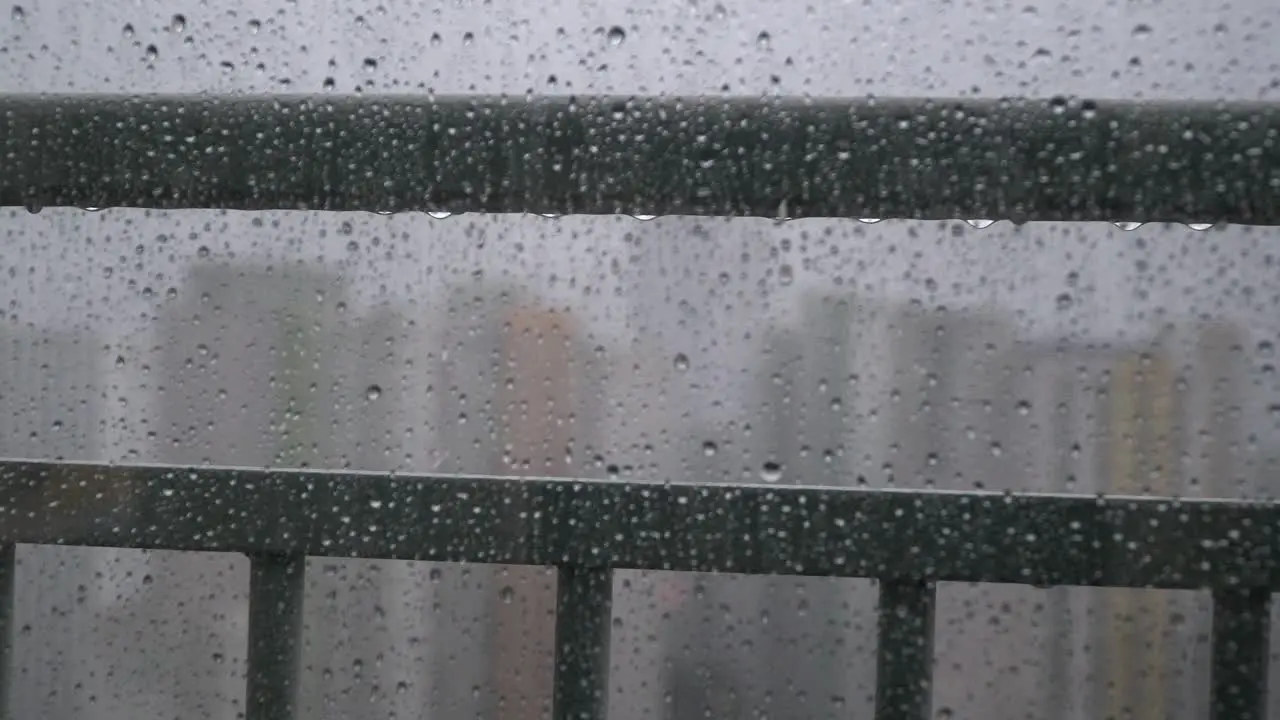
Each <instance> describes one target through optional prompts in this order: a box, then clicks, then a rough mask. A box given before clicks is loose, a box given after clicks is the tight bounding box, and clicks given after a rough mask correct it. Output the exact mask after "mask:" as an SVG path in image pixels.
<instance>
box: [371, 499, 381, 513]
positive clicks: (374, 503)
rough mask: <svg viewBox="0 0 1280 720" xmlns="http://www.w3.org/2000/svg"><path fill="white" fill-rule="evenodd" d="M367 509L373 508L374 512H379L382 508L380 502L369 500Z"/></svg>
mask: <svg viewBox="0 0 1280 720" xmlns="http://www.w3.org/2000/svg"><path fill="white" fill-rule="evenodd" d="M369 507H371V508H373V509H374V510H379V509H381V508H382V501H381V500H379V499H378V498H370V499H369Z"/></svg>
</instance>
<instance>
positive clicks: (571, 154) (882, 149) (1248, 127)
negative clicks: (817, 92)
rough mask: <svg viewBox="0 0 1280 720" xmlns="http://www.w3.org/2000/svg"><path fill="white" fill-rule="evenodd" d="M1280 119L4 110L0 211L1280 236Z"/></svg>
mask: <svg viewBox="0 0 1280 720" xmlns="http://www.w3.org/2000/svg"><path fill="white" fill-rule="evenodd" d="M1278 133H1280V106H1277V105H1264V104H1257V103H1232V104H1225V103H1210V102H1204V103H1185V102H1183V103H1170V102H1126V101H1096V102H1094V101H1086V100H1074V99H1065V98H1053V99H1045V100H976V99H968V100H949V99H877V98H858V99H844V100H810V99H795V98H792V99H767V98H757V99H715V98H700V99H680V98H613V97H592V98H568V97H560V98H536V99H525V98H483V97H461V98H435V97H422V96H419V97H372V96H345V97H328V96H321V97H312V98H305V97H254V98H211V97H207V96H186V97H184V96H174V97H165V96H153V97H147V96H142V97H117V96H93V95H88V96H85V95H73V96H54V95H39V96H24V95H8V96H0V148H2V150H0V158H3V165H4V169H5V172H4V173H2V174H0V204H3V205H11V206H16V205H27V206H29V207H31V208H37V207H42V206H54V205H62V206H73V205H74V206H81V207H106V206H130V207H155V208H231V209H249V210H261V209H272V208H285V209H298V208H310V209H326V210H369V211H386V212H391V211H411V210H419V211H433V212H500V213H501V212H533V213H544V214H568V213H579V214H581V213H590V214H613V213H630V214H634V215H671V214H685V215H726V216H742V215H746V216H764V217H795V218H802V217H846V218H864V219H865V218H887V217H895V218H919V219H952V218H957V219H992V220H999V219H1012V220H1016V221H1025V220H1107V221H1158V222H1186V223H1222V222H1231V223H1247V224H1258V225H1272V224H1278V223H1280V202H1277V196H1278V193H1280V137H1278V136H1277V135H1278Z"/></svg>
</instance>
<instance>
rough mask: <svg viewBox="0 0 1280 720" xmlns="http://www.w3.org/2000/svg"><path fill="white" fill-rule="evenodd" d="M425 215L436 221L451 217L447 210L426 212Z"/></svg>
mask: <svg viewBox="0 0 1280 720" xmlns="http://www.w3.org/2000/svg"><path fill="white" fill-rule="evenodd" d="M427 215H428V216H430V217H433V218H435V219H436V220H444V219H445V218H448V217H453V213H451V212H449V211H448V210H428V211H427Z"/></svg>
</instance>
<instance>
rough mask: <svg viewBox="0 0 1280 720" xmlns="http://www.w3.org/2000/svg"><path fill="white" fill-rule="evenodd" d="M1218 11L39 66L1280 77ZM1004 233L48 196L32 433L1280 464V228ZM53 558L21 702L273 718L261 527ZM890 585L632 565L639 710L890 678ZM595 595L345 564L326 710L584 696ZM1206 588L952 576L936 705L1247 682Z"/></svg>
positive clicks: (23, 326) (311, 71) (1128, 703)
mask: <svg viewBox="0 0 1280 720" xmlns="http://www.w3.org/2000/svg"><path fill="white" fill-rule="evenodd" d="M1190 5H1191V4H1188V3H1169V2H1166V3H1158V2H1152V3H1140V2H1130V3H1121V4H1116V3H1113V2H1104V1H1103V0H1086V2H1084V3H1083V4H1082V3H1081V2H1058V3H1049V4H1045V3H1039V4H1026V3H1023V4H1007V5H1001V6H996V5H991V4H986V5H984V4H981V3H971V2H966V3H955V2H927V3H926V2H906V3H897V4H890V5H885V6H882V5H880V4H869V3H867V2H861V3H859V2H843V1H840V0H822V1H820V2H813V3H808V4H790V3H769V2H764V1H763V0H751V2H748V3H729V2H715V1H714V0H692V1H686V0H680V1H678V2H670V3H660V4H652V6H649V7H644V6H641V5H635V6H634V7H628V6H624V5H621V4H609V3H581V2H576V3H570V2H553V3H550V4H547V3H541V4H530V5H528V7H527V9H526V8H524V7H517V5H516V4H514V3H493V2H482V3H477V2H456V3H445V4H436V5H430V4H403V3H394V2H356V3H339V2H311V3H300V2H296V1H294V0H286V1H283V2H268V3H266V4H261V3H252V2H245V1H243V0H234V1H232V2H224V1H221V0H220V1H219V2H217V3H213V4H203V5H191V4H188V5H182V6H179V5H173V4H172V3H158V2H152V1H151V0H146V1H145V2H133V3H108V4H106V5H102V4H101V3H93V2H89V1H88V0H58V1H56V2H47V1H45V0H23V1H22V2H20V3H18V4H14V5H13V6H12V7H11V8H9V10H8V13H7V15H4V14H0V18H4V23H3V24H0V92H5V93H13V92H24V93H47V92H76V93H131V94H132V93H151V92H163V93H203V94H207V95H212V96H216V95H222V94H257V93H266V94H294V93H300V94H317V93H318V94H324V93H330V94H335V95H347V94H354V93H365V94H369V95H372V94H377V93H410V94H419V95H422V94H428V93H434V94H436V95H447V94H476V93H484V94H507V95H510V96H511V97H515V98H520V97H524V96H526V95H560V96H563V95H579V96H587V95H594V94H603V93H609V94H621V95H632V94H635V95H662V96H676V95H684V96H690V97H697V98H707V97H718V96H725V95H729V96H745V97H753V98H758V97H762V96H812V97H823V96H865V95H875V96H878V97H889V96H900V95H905V96H912V97H918V96H930V97H955V96H966V97H967V96H978V97H1002V96H1033V97H1043V96H1050V95H1079V96H1084V97H1089V98H1119V99H1130V98H1154V99H1165V100H1183V99H1200V100H1219V99H1226V100H1275V93H1276V88H1277V85H1278V81H1277V79H1276V68H1277V67H1278V66H1280V46H1277V44H1276V43H1274V42H1273V41H1272V37H1273V35H1274V27H1273V26H1274V25H1275V24H1276V23H1277V22H1280V6H1277V5H1275V4H1274V3H1267V2H1261V1H1259V0H1252V1H1250V2H1246V3H1236V4H1233V5H1230V6H1225V5H1224V6H1220V7H1219V6H1211V5H1203V6H1194V7H1193V6H1190ZM982 224H983V223H981V222H977V221H972V222H970V223H966V222H964V221H962V220H959V219H957V220H954V221H947V222H933V221H930V222H923V221H892V220H888V221H885V222H881V223H875V224H870V223H860V222H857V221H852V220H840V221H834V220H832V221H827V220H806V221H793V222H774V221H766V220H757V219H741V218H736V219H709V218H700V219H695V218H684V217H671V218H659V219H655V220H650V221H641V220H639V219H635V218H627V217H620V218H614V217H565V218H559V219H552V218H542V217H535V216H516V215H509V216H488V215H475V216H471V215H467V216H455V217H452V218H448V219H443V220H442V219H432V218H430V217H427V216H425V215H417V214H412V215H410V214H405V215H396V216H389V217H383V216H378V215H373V214H357V213H344V214H328V213H311V212H261V213H231V212H217V211H206V210H192V211H179V212H152V211H139V210H120V209H110V210H106V211H103V212H99V213H88V212H85V211H81V210H71V209H59V208H48V209H45V210H44V211H42V212H40V213H38V214H30V213H27V212H26V211H24V210H20V209H18V210H9V209H4V210H0V242H2V243H3V245H2V247H3V248H5V251H4V252H3V253H0V279H2V280H0V307H3V308H4V311H5V314H4V316H3V319H0V401H2V402H3V405H4V408H5V409H6V410H11V412H9V413H4V414H3V419H2V420H0V422H3V423H5V424H4V427H3V430H0V455H3V456H6V457H32V458H56V459H74V460H93V461H100V462H116V463H180V464H216V465H238V466H253V467H262V466H283V467H294V468H297V467H307V468H321V469H350V470H361V471H378V472H396V473H399V474H405V473H484V474H488V473H492V474H504V475H516V476H526V477H533V476H575V477H583V478H597V479H601V478H609V479H616V480H623V481H628V482H651V483H664V482H675V483H683V482H713V483H765V484H777V485H795V484H807V485H818V486H839V487H868V488H874V489H885V488H895V489H908V490H923V489H940V490H976V489H987V490H997V491H1005V490H1014V491H1026V490H1032V491H1048V492H1066V493H1080V494H1094V493H1120V494H1151V495H1179V496H1186V497H1193V498H1200V497H1213V498H1234V499H1270V498H1272V496H1273V495H1274V492H1275V491H1274V489H1273V487H1272V486H1271V483H1270V481H1269V480H1268V478H1270V477H1271V476H1272V475H1274V473H1275V472H1276V470H1277V464H1278V463H1277V459H1278V458H1280V445H1278V444H1277V442H1276V437H1277V431H1280V387H1278V386H1277V379H1276V374H1275V363H1276V358H1275V357H1274V354H1275V351H1274V346H1275V343H1276V342H1277V341H1278V339H1277V337H1276V335H1277V332H1278V331H1280V325H1278V324H1277V321H1276V320H1275V318H1276V313H1275V308H1276V304H1277V300H1278V298H1277V292H1278V290H1277V283H1276V281H1275V277H1276V267H1275V265H1276V253H1275V251H1274V250H1273V249H1272V246H1273V245H1274V243H1275V242H1276V239H1277V238H1276V232H1275V231H1274V230H1272V229H1270V228H1242V227H1218V228H1213V229H1210V230H1208V231H1196V230H1193V229H1190V228H1187V227H1183V226H1170V225H1146V226H1143V227H1140V228H1138V229H1135V230H1129V231H1126V230H1124V229H1122V228H1120V227H1116V226H1113V225H1110V224H1104V223H1097V224H1065V223H1036V224H1029V225H1023V226H1014V225H1012V224H1009V223H1007V222H1002V223H997V224H995V225H992V226H990V227H985V228H979V227H977V225H982ZM372 481H373V480H371V482H372ZM63 490H65V492H77V490H76V489H63ZM111 500H112V501H113V502H118V503H119V504H121V505H122V506H127V505H128V503H129V502H131V499H130V498H127V497H121V498H118V499H114V498H113V499H111ZM184 511H185V512H188V513H199V512H200V511H201V509H200V508H186V509H184ZM176 515H182V513H176ZM180 519H181V518H180V517H172V518H171V517H162V518H157V519H156V521H158V522H170V521H172V522H178V521H179V520H180ZM997 530H998V529H997ZM521 531H522V528H511V533H512V537H518V536H519V535H518V533H520V532H521ZM353 532H359V529H358V528H356V529H353ZM1029 542H1034V540H1032V541H1029ZM17 557H18V561H19V564H18V571H17V572H18V575H17V577H18V592H17V611H16V615H17V619H16V621H15V628H16V637H15V641H14V647H15V651H14V657H15V658H16V660H15V665H14V669H13V673H12V674H13V677H14V678H15V680H16V686H15V690H14V693H13V699H12V707H11V710H12V711H13V712H14V713H15V715H16V716H18V717H65V718H82V717H83V718H88V717H94V718H121V719H123V718H135V717H154V718H166V717H175V716H180V717H216V718H232V717H238V716H240V714H243V713H245V712H246V705H247V700H246V697H245V690H244V682H243V677H244V674H245V673H246V662H247V661H246V658H247V653H248V644H247V640H246V635H247V627H248V623H249V612H248V597H249V582H250V567H249V562H248V560H246V559H245V558H244V557H242V556H240V555H236V554H214V553H176V552H165V551H134V550H118V549H89V548H79V547H75V548H53V547H45V546H39V547H36V546H22V547H20V548H19V549H18V552H17ZM875 588H876V583H874V582H873V581H871V580H869V579H868V580H863V579H858V580H847V579H831V578H793V577H786V578H775V577H748V576H738V575H712V574H704V573H674V572H661V571H654V572H650V571H644V572H641V571H631V570H624V571H619V572H618V573H616V577H615V578H614V593H613V610H612V613H613V617H612V620H613V623H612V632H613V646H612V648H611V673H610V689H609V692H610V706H611V710H612V712H613V716H615V717H623V718H666V719H670V720H684V719H685V718H693V717H705V716H707V714H708V713H710V714H711V715H712V716H720V715H724V716H735V717H736V716H752V717H764V716H766V715H768V716H771V717H793V716H794V717H801V716H803V717H846V716H850V715H853V716H864V715H867V714H868V713H869V712H871V709H872V708H873V707H874V702H875V697H874V695H875V682H876V677H875V671H876V666H875V662H876V660H875V658H876V655H875V652H876V650H877V649H878V644H877V643H878V634H877V630H876V623H877V615H876V612H877V609H878V605H877V599H876V598H877V596H876V593H875ZM555 593H556V581H555V576H554V573H553V572H552V571H551V570H550V569H548V568H541V567H526V566H492V565H485V564H479V563H474V564H446V563H418V562H404V561H388V560H366V559H359V560H357V559H351V558H330V557H325V558H310V559H308V561H307V573H306V581H305V583H304V595H305V612H304V621H303V627H304V638H305V643H304V647H303V650H302V671H301V672H302V678H301V682H300V707H301V710H302V713H303V715H304V716H305V717H312V716H315V717H388V716H391V715H393V714H394V716H396V717H400V718H415V717H417V718H452V717H477V716H482V717H516V718H534V717H544V716H545V715H546V713H547V708H548V707H549V704H550V701H551V693H552V687H553V682H552V673H553V665H554V656H553V644H554V629H555V623H554V609H555ZM1207 597H1208V596H1207V593H1205V592H1198V591H1169V590H1148V589H1092V588H1050V589H1042V588H1031V587H1025V586H1016V587H1015V586H992V585H969V584H960V583H955V584H952V583H944V584H943V585H942V586H941V588H940V589H939V593H938V614H937V618H936V623H937V627H938V632H937V636H936V639H935V644H936V647H935V654H936V658H937V668H936V671H935V687H934V690H933V709H934V711H935V715H936V716H937V717H939V718H942V717H947V716H948V715H951V716H954V717H971V716H972V717H982V716H988V715H993V714H998V713H999V712H1001V711H1002V710H1003V709H1004V708H1007V707H1015V708H1019V709H1021V708H1028V712H1032V711H1034V713H1033V714H1036V715H1037V716H1044V717H1054V718H1058V719H1060V720H1074V719H1075V718H1081V719H1083V718H1088V717H1096V716H1099V715H1103V714H1111V715H1116V716H1128V717H1133V718H1135V720H1148V718H1151V719H1154V718H1156V717H1160V718H1166V717H1174V718H1180V719H1181V718H1187V719H1188V720H1190V718H1196V717H1203V716H1204V711H1205V709H1206V707H1207V704H1208V702H1207V693H1208V687H1209V686H1208V677H1209V667H1208V663H1209V649H1208V634H1209V632H1210V626H1211V613H1210V610H1209V605H1208V600H1207ZM1273 645H1274V644H1273ZM1274 674H1275V673H1273V675H1274ZM1273 695H1276V693H1273ZM1277 702H1280V700H1273V701H1272V705H1273V707H1275V708H1276V709H1275V710H1273V712H1272V714H1273V715H1280V705H1276V703H1277ZM1053 713H1057V714H1053Z"/></svg>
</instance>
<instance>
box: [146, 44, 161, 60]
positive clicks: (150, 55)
mask: <svg viewBox="0 0 1280 720" xmlns="http://www.w3.org/2000/svg"><path fill="white" fill-rule="evenodd" d="M144 56H145V57H146V59H147V62H155V59H156V58H157V57H160V50H159V48H157V47H156V46H155V45H148V46H147V49H146V51H145V52H144Z"/></svg>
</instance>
